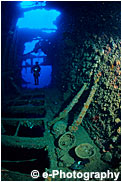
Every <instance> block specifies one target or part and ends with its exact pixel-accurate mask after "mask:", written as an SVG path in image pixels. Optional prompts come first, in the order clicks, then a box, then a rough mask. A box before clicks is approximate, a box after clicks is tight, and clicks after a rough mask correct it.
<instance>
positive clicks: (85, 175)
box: [31, 170, 120, 181]
mask: <svg viewBox="0 0 122 182" xmlns="http://www.w3.org/2000/svg"><path fill="white" fill-rule="evenodd" d="M119 175H120V172H111V171H110V170H107V172H77V171H72V172H63V171H62V170H52V173H48V172H43V173H42V177H43V178H44V179H46V178H48V177H52V178H53V179H54V178H56V176H58V177H59V178H60V179H65V178H67V179H70V178H74V179H80V180H81V179H83V180H87V181H89V180H90V179H99V180H104V179H113V180H114V181H117V180H118V178H119ZM31 177H32V178H34V179H36V178H39V177H40V173H39V171H38V170H33V171H32V172H31Z"/></svg>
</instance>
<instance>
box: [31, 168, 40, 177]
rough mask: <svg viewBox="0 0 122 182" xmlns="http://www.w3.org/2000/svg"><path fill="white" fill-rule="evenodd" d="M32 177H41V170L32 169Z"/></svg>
mask: <svg viewBox="0 0 122 182" xmlns="http://www.w3.org/2000/svg"><path fill="white" fill-rule="evenodd" d="M31 177H32V178H33V179H37V178H39V177H40V173H39V171H38V170H33V171H31Z"/></svg>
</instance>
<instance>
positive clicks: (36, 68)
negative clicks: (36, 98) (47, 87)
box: [32, 62, 41, 85]
mask: <svg viewBox="0 0 122 182" xmlns="http://www.w3.org/2000/svg"><path fill="white" fill-rule="evenodd" d="M40 70H41V68H40V66H39V64H38V62H36V64H35V65H34V66H33V67H32V72H33V76H34V80H35V85H39V76H40V74H39V73H40Z"/></svg>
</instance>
